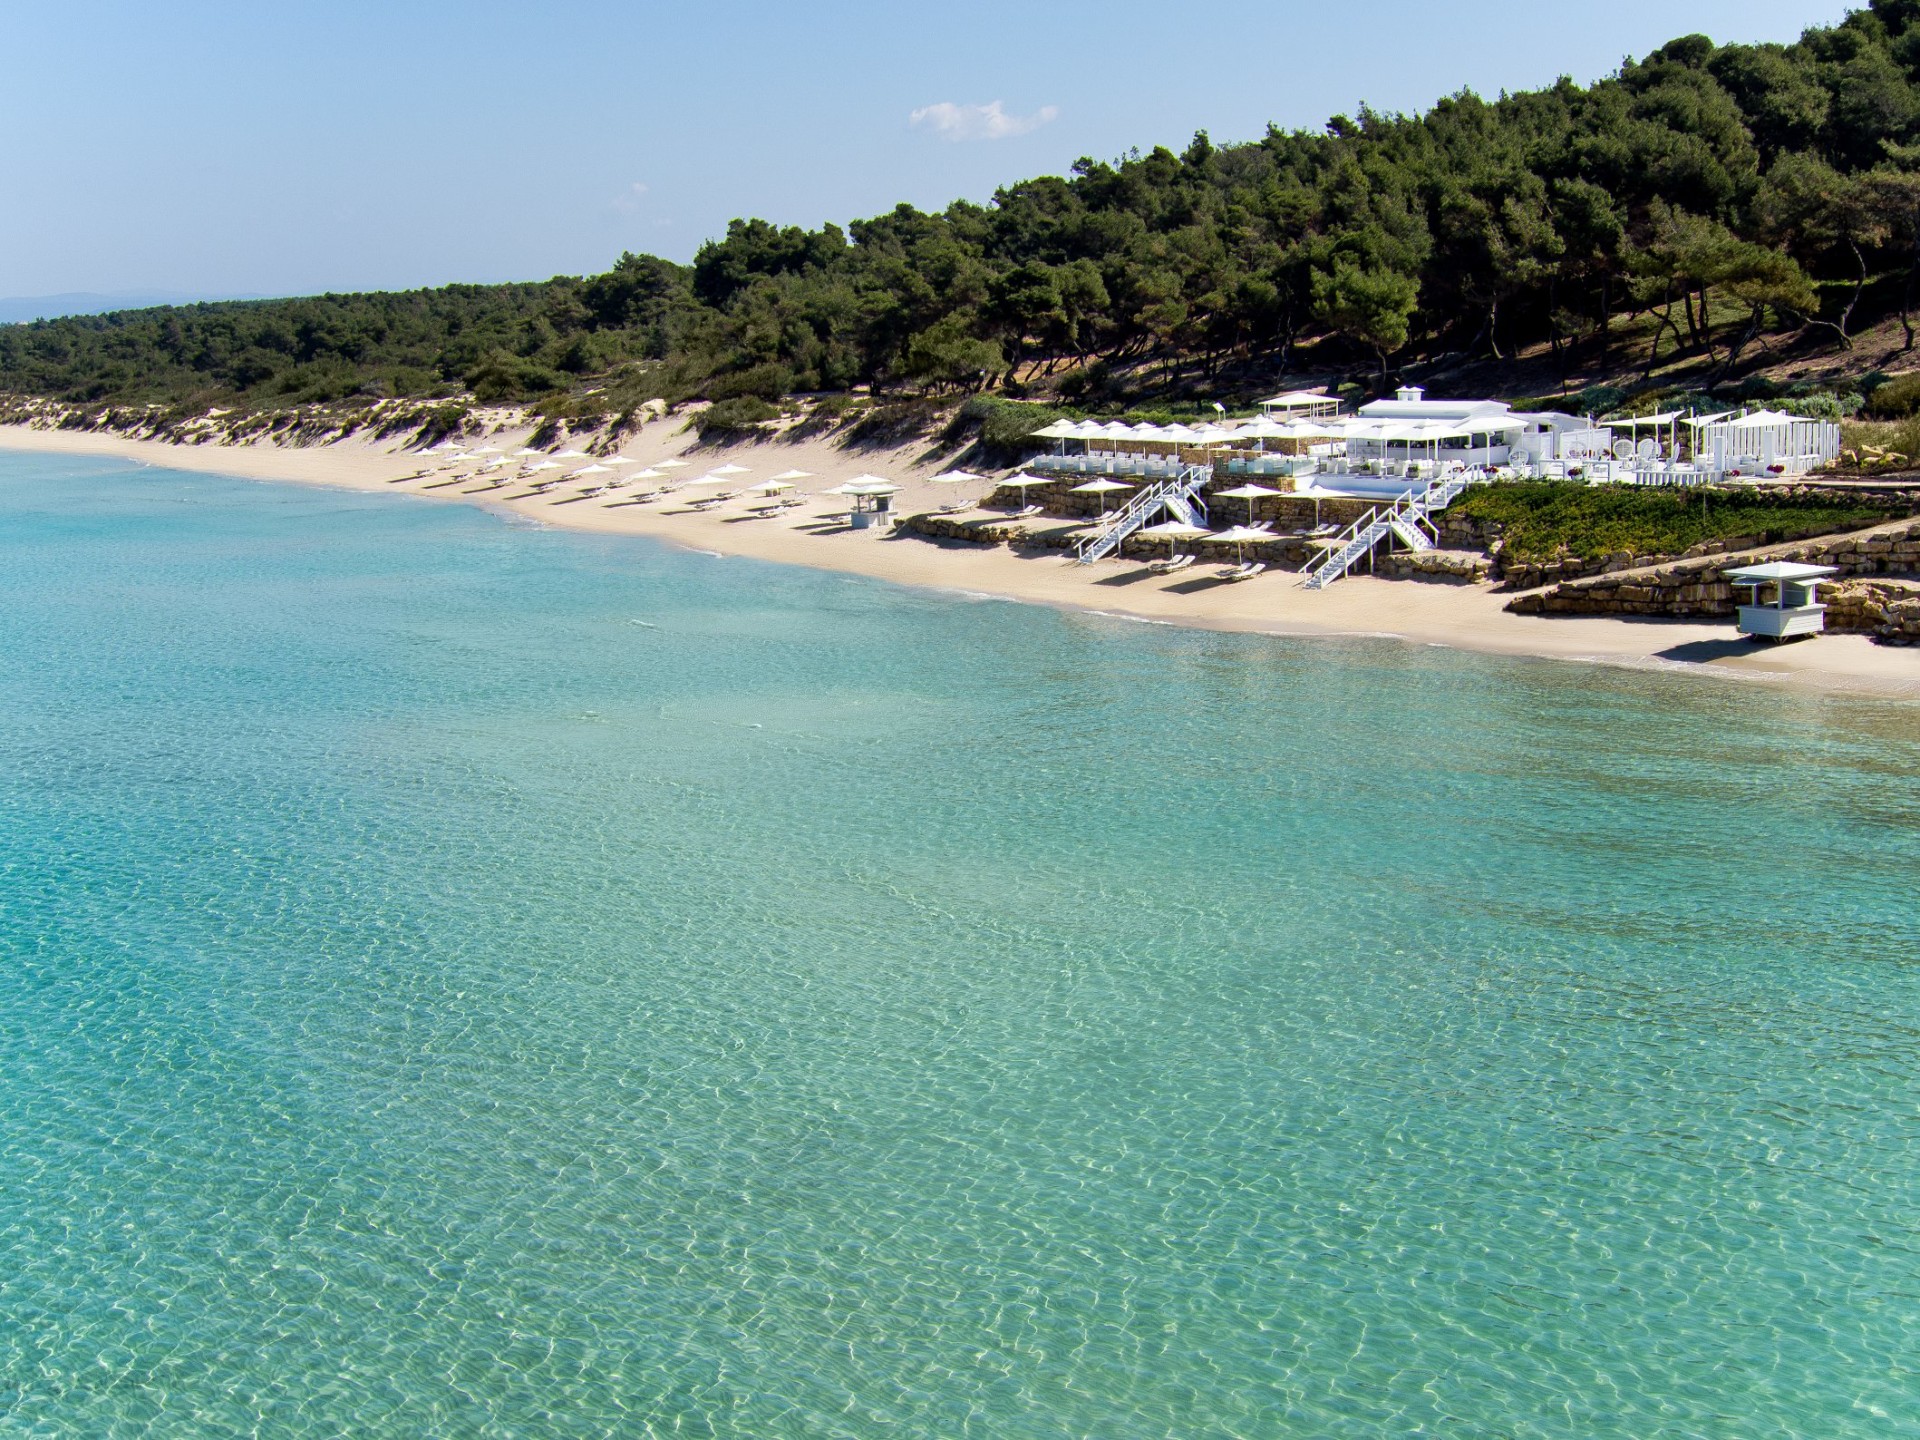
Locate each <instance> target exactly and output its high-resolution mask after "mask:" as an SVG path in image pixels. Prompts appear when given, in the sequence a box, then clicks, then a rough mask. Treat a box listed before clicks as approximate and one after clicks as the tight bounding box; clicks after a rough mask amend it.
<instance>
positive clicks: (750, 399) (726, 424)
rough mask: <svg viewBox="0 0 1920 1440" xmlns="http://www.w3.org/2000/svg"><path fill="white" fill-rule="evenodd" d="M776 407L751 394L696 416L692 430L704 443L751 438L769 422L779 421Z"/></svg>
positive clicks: (709, 408)
mask: <svg viewBox="0 0 1920 1440" xmlns="http://www.w3.org/2000/svg"><path fill="white" fill-rule="evenodd" d="M779 418H780V411H779V408H778V407H777V406H773V405H769V404H768V403H767V402H766V401H764V400H761V399H758V398H757V397H755V396H752V395H741V396H737V397H736V398H734V399H731V400H720V401H717V402H715V403H714V404H712V405H709V406H708V407H707V408H706V409H704V410H702V411H701V412H700V413H699V414H698V415H696V416H694V417H693V427H694V429H696V430H698V431H699V432H700V438H701V439H703V440H711V439H723V438H726V437H729V436H739V435H748V434H751V433H753V432H754V431H755V430H757V429H758V428H759V427H760V426H761V425H764V424H765V423H766V422H767V421H769V420H778V419H779Z"/></svg>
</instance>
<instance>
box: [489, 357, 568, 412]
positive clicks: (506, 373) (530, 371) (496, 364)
mask: <svg viewBox="0 0 1920 1440" xmlns="http://www.w3.org/2000/svg"><path fill="white" fill-rule="evenodd" d="M466 384H467V388H468V389H469V390H471V391H472V392H473V398H474V399H476V400H478V401H480V402H481V403H482V404H483V405H490V404H493V403H495V402H496V401H501V400H530V399H532V398H533V397H534V396H536V395H545V394H548V393H550V392H552V391H555V390H562V389H565V388H566V384H567V381H566V377H564V376H562V375H560V374H559V373H558V372H556V371H553V370H549V369H547V368H546V367H545V366H544V365H536V364H535V363H534V362H533V361H531V360H525V359H522V358H521V357H520V356H518V355H508V354H506V353H505V352H503V351H499V350H496V351H494V352H493V353H492V354H491V355H489V356H487V358H486V359H484V360H482V361H481V362H480V363H479V364H478V365H475V366H474V367H473V368H472V369H471V370H469V371H468V372H467V374H466Z"/></svg>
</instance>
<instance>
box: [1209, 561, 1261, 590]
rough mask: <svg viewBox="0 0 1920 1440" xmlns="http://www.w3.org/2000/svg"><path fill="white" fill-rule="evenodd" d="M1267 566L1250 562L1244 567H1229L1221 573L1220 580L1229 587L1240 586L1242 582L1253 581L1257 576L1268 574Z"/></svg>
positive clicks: (1257, 562) (1258, 562) (1259, 562)
mask: <svg viewBox="0 0 1920 1440" xmlns="http://www.w3.org/2000/svg"><path fill="white" fill-rule="evenodd" d="M1266 569H1267V567H1266V564H1265V563H1264V562H1263V561H1259V560H1249V561H1248V562H1247V563H1246V564H1244V565H1229V566H1227V568H1226V569H1224V570H1222V571H1221V572H1220V578H1221V580H1222V581H1224V582H1225V583H1226V584H1228V585H1238V584H1239V583H1240V582H1241V581H1242V580H1251V579H1253V577H1254V576H1256V575H1262V574H1265V573H1266Z"/></svg>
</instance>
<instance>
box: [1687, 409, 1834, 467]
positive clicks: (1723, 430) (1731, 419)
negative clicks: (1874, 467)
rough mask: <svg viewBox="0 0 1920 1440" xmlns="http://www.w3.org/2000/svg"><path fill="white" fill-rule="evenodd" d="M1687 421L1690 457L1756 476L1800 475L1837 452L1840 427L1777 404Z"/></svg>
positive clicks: (1832, 457) (1832, 459)
mask: <svg viewBox="0 0 1920 1440" xmlns="http://www.w3.org/2000/svg"><path fill="white" fill-rule="evenodd" d="M1687 423H1688V424H1689V425H1691V426H1692V427H1693V454H1694V458H1695V460H1696V461H1698V460H1700V459H1703V458H1710V459H1711V461H1712V464H1713V468H1714V469H1715V470H1718V471H1721V472H1723V473H1726V474H1740V475H1752V476H1755V477H1757V478H1764V477H1766V476H1768V475H1773V476H1792V475H1804V474H1806V473H1807V472H1808V471H1809V470H1813V469H1817V468H1818V467H1819V466H1821V465H1827V464H1831V463H1832V462H1833V461H1835V460H1838V459H1839V458H1840V427H1839V426H1838V425H1835V424H1833V423H1832V422H1831V421H1827V420H1809V419H1807V418H1806V417H1805V416H1802V415H1789V414H1786V413H1785V412H1784V411H1780V410H1756V411H1754V412H1752V413H1751V414H1746V415H1738V416H1729V415H1714V416H1709V417H1707V418H1705V419H1700V420H1690V421H1688V422H1687Z"/></svg>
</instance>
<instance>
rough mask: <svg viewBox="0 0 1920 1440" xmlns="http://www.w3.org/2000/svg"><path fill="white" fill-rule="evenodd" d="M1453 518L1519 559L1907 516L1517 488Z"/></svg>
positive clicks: (1479, 494) (1553, 486)
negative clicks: (1490, 533)
mask: <svg viewBox="0 0 1920 1440" xmlns="http://www.w3.org/2000/svg"><path fill="white" fill-rule="evenodd" d="M1450 513H1451V514H1457V515H1461V516H1464V517H1466V518H1468V519H1471V520H1478V521H1481V522H1482V523H1485V524H1489V525H1494V526H1498V527H1499V528H1500V531H1501V533H1502V534H1503V535H1504V536H1505V538H1506V543H1507V553H1508V554H1510V555H1512V556H1514V557H1515V558H1516V559H1521V560H1539V559H1546V558H1548V557H1550V556H1552V555H1554V554H1557V553H1560V552H1562V551H1564V552H1566V553H1568V554H1572V555H1575V556H1578V557H1579V558H1580V559H1583V560H1597V559H1599V558H1601V557H1602V556H1605V555H1612V554H1615V553H1617V552H1618V551H1622V550H1630V551H1632V552H1633V553H1634V554H1635V555H1678V554H1681V553H1683V552H1685V551H1687V550H1691V549H1692V548H1693V547H1694V546H1695V545H1698V544H1700V543H1702V542H1703V541H1707V540H1725V539H1730V538H1734V537H1744V536H1752V537H1754V538H1755V539H1757V540H1760V541H1761V542H1763V543H1772V542H1774V541H1777V540H1784V539H1786V538H1787V537H1788V536H1795V537H1798V536H1802V535H1819V534H1827V533H1832V532H1836V531H1842V530H1858V529H1862V528H1864V527H1866V526H1868V525H1874V524H1878V523H1879V522H1881V521H1883V520H1887V519H1891V518H1894V517H1896V516H1899V515H1904V514H1906V513H1907V512H1906V511H1905V510H1904V509H1901V508H1899V507H1896V506H1891V505H1888V504H1884V503H1878V502H1873V501H1860V502H1856V503H1852V504H1837V503H1835V502H1833V501H1829V500H1822V499H1819V498H1817V497H1805V498H1793V497H1789V496H1785V495H1768V494H1765V493H1761V492H1747V491H1721V490H1715V491H1710V492H1703V491H1699V490H1666V489H1659V490H1655V489H1646V490H1642V489H1636V488H1633V487H1629V486H1618V485H1602V486H1588V485H1584V484H1577V483H1574V484H1570V483H1566V482H1558V481H1515V482H1512V483H1508V484H1500V485H1485V486H1480V487H1477V488H1475V489H1473V490H1469V491H1468V492H1467V493H1466V494H1465V495H1464V496H1462V497H1461V498H1460V499H1459V500H1457V501H1455V502H1454V505H1453V509H1452V511H1451V512H1450Z"/></svg>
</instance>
